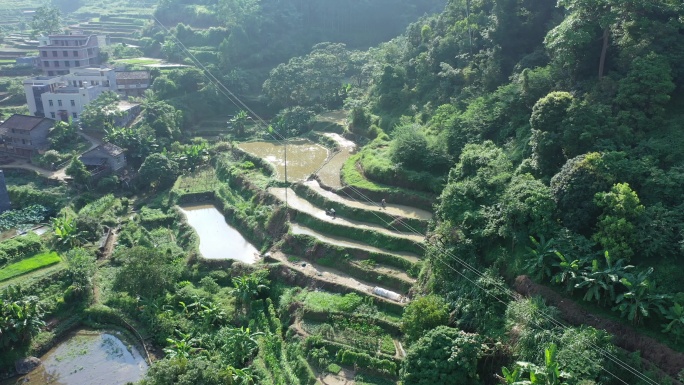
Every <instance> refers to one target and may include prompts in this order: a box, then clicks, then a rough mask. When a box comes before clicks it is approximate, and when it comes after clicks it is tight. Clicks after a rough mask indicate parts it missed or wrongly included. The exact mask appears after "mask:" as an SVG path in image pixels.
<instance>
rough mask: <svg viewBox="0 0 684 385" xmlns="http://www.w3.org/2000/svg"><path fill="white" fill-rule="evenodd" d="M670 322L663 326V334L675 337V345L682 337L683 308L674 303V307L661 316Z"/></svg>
mask: <svg viewBox="0 0 684 385" xmlns="http://www.w3.org/2000/svg"><path fill="white" fill-rule="evenodd" d="M663 315H664V316H665V318H666V319H667V320H669V321H670V322H668V323H666V324H663V325H662V326H663V333H672V334H673V335H674V336H675V343H677V342H678V341H679V338H680V337H681V336H683V335H684V306H682V305H680V304H679V303H677V302H675V304H674V306H672V307H670V308H669V309H668V311H667V312H665V314H663Z"/></svg>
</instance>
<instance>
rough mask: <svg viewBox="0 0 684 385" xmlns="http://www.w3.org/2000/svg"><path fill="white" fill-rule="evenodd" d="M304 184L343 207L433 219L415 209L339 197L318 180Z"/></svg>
mask: <svg viewBox="0 0 684 385" xmlns="http://www.w3.org/2000/svg"><path fill="white" fill-rule="evenodd" d="M304 184H305V185H307V186H309V187H310V188H311V189H312V190H314V191H315V192H316V193H318V194H320V195H322V196H324V197H325V198H327V199H329V200H331V201H334V202H338V203H342V204H343V205H346V206H349V207H357V208H360V209H363V210H371V211H378V212H384V213H387V214H390V215H394V216H398V217H404V218H413V219H421V220H424V221H429V220H430V219H431V218H432V213H430V212H429V211H425V210H421V209H419V208H415V207H410V206H403V205H397V204H394V203H387V205H386V206H385V207H384V208H383V207H381V206H380V202H368V201H362V200H357V199H352V198H351V197H349V196H348V195H346V194H344V193H341V194H339V195H338V194H335V193H334V192H332V191H328V190H325V189H323V188H322V187H321V185H320V184H319V183H318V181H316V180H310V181H306V182H304Z"/></svg>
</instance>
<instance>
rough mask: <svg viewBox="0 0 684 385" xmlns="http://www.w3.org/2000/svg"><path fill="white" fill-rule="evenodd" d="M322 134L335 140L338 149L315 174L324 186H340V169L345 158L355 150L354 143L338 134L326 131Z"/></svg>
mask: <svg viewBox="0 0 684 385" xmlns="http://www.w3.org/2000/svg"><path fill="white" fill-rule="evenodd" d="M323 135H325V136H327V137H329V138H330V139H332V140H334V141H335V142H337V144H338V146H339V148H340V150H339V151H338V152H337V153H336V154H335V155H333V157H332V158H331V159H330V160H329V161H328V162H327V163H326V164H325V166H323V167H322V168H321V169H320V170H318V172H317V173H316V175H318V177H319V178H321V181H322V182H323V183H324V184H325V185H326V186H330V187H335V188H340V187H342V179H341V178H340V171H341V170H342V166H344V163H345V162H346V161H347V159H348V158H349V157H350V156H351V155H352V154H353V153H354V151H355V150H356V144H355V143H354V142H352V141H351V140H347V139H345V138H344V137H343V136H342V135H340V134H335V133H330V132H328V133H325V134H323Z"/></svg>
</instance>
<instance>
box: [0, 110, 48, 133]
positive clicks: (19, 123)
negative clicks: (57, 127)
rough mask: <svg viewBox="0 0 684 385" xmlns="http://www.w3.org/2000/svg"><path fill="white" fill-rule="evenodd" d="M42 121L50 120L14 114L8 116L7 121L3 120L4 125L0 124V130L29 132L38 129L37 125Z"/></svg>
mask: <svg viewBox="0 0 684 385" xmlns="http://www.w3.org/2000/svg"><path fill="white" fill-rule="evenodd" d="M43 120H50V119H47V118H40V117H37V116H30V115H19V114H14V115H12V116H10V117H9V118H8V119H7V120H5V123H3V124H0V127H2V128H16V129H18V130H28V131H31V130H33V129H34V128H36V127H38V125H39V124H40V123H41V122H42V121H43ZM50 121H51V120H50Z"/></svg>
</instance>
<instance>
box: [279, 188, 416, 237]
mask: <svg viewBox="0 0 684 385" xmlns="http://www.w3.org/2000/svg"><path fill="white" fill-rule="evenodd" d="M286 190H287V197H288V204H289V206H290V207H291V208H293V209H295V210H298V211H302V212H305V213H307V214H309V215H311V216H314V217H316V218H318V219H320V220H323V221H326V222H331V223H336V224H338V225H341V226H349V227H356V228H359V229H365V230H372V231H376V232H379V233H383V234H386V235H390V236H394V237H398V238H406V239H410V240H412V241H414V242H417V243H420V242H422V241H423V240H424V239H425V236H423V235H418V234H413V233H404V232H399V231H392V230H388V229H386V228H384V227H382V226H380V225H376V224H374V223H367V222H361V221H355V220H352V219H347V218H344V212H338V213H337V217H336V218H332V217H330V216H328V215H326V214H325V210H323V209H321V208H318V207H316V206H314V205H312V204H311V203H310V202H309V201H307V200H306V199H304V198H302V197H300V196H298V195H297V194H296V193H295V192H294V191H293V190H292V189H290V188H287V189H285V188H281V187H271V188H269V189H268V192H269V193H271V194H272V195H273V196H275V197H276V198H278V199H279V200H281V201H283V202H284V201H285V191H286Z"/></svg>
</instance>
